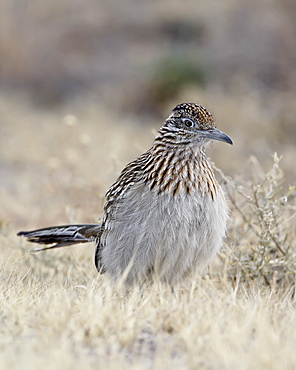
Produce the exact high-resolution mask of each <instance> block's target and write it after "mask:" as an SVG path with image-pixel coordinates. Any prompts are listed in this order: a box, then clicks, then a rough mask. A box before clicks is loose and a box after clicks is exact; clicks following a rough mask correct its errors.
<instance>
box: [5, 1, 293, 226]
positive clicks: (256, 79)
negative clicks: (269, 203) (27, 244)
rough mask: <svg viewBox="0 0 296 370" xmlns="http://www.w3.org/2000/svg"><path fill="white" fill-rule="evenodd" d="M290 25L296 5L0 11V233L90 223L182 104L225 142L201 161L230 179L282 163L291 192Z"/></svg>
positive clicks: (9, 4) (45, 5) (139, 4)
mask: <svg viewBox="0 0 296 370" xmlns="http://www.w3.org/2000/svg"><path fill="white" fill-rule="evenodd" d="M295 20H296V2H295V1H294V0H262V1H257V0H241V1H239V2H238V1H233V0H224V1H221V0H208V1H201V0H198V1H197V0H194V1H193V0H188V1H186V2H184V1H169V0H162V1H156V0H155V1H144V0H142V1H135V0H121V1H114V0H111V1H110V0H84V1H78V0H64V1H62V2H56V1H45V0H40V1H28V0H0V117H1V121H0V222H1V224H2V226H3V225H6V226H8V225H9V228H11V229H12V230H13V232H14V231H15V229H16V230H17V229H18V228H27V227H30V228H32V227H38V226H44V225H45V224H50V223H65V222H68V221H69V222H70V221H75V222H88V221H93V220H95V219H97V218H99V217H100V215H101V210H102V205H103V196H104V194H105V192H106V190H107V189H108V187H109V186H110V184H111V183H112V182H113V181H114V180H115V179H116V178H117V176H118V173H119V172H120V170H121V169H122V167H123V166H124V165H125V164H126V163H127V162H128V161H130V160H132V159H134V158H135V157H136V156H138V155H139V154H141V153H142V152H143V151H145V150H147V149H148V148H149V146H150V145H151V143H152V141H153V137H154V134H155V131H156V130H157V129H158V128H159V127H160V126H161V125H162V123H163V121H164V119H165V118H166V117H167V116H168V114H169V113H170V111H171V109H172V108H173V107H174V106H175V105H176V104H178V103H180V102H183V101H193V102H197V103H200V104H202V105H204V106H205V107H207V108H208V109H209V110H210V111H211V112H212V113H213V114H214V116H215V117H216V122H217V126H218V127H219V128H220V129H221V130H222V131H224V132H226V133H227V134H228V135H229V136H230V137H231V138H232V139H233V141H234V145H233V147H231V146H227V145H224V144H222V143H216V144H215V146H214V148H213V150H212V149H211V150H210V151H209V154H210V156H211V158H212V159H213V160H214V161H215V163H216V165H217V166H218V167H219V168H221V169H222V170H223V171H224V172H225V173H226V174H227V175H231V176H243V177H245V178H247V179H248V178H250V177H251V175H252V174H251V171H250V169H249V168H250V166H249V162H250V161H254V156H255V157H256V158H257V159H256V161H257V162H258V163H259V166H261V167H262V168H263V169H264V170H266V169H268V168H270V167H271V166H272V162H273V160H272V155H273V153H274V152H277V153H278V155H279V156H282V160H281V166H282V168H283V170H284V171H285V178H286V182H287V184H289V183H292V182H293V181H295V174H296V170H295V167H296V166H295V158H296V157H295V155H296V149H295V139H296V104H295V100H296V21H295ZM250 157H251V158H252V159H251V160H250V159H249V158H250ZM6 226H5V227H6ZM3 227H4V226H3Z"/></svg>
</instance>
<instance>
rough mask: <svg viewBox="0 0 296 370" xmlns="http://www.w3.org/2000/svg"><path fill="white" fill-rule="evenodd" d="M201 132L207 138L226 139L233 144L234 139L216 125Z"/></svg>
mask: <svg viewBox="0 0 296 370" xmlns="http://www.w3.org/2000/svg"><path fill="white" fill-rule="evenodd" d="M200 133H201V134H202V136H203V137H204V138H206V139H212V140H218V141H224V142H225V143H228V144H231V145H232V140H231V139H230V137H229V136H227V135H226V134H224V132H222V131H220V130H218V129H217V128H215V127H212V128H210V129H209V130H201V131H200Z"/></svg>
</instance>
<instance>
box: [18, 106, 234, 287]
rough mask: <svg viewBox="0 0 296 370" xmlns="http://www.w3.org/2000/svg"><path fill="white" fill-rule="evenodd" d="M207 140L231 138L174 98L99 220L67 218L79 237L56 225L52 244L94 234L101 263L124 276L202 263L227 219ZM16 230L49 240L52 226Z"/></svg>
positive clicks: (172, 278) (178, 274) (172, 276)
mask: <svg viewBox="0 0 296 370" xmlns="http://www.w3.org/2000/svg"><path fill="white" fill-rule="evenodd" d="M211 140H220V141H224V142H227V143H230V144H231V143H232V142H231V139H230V138H229V137H228V136H227V135H225V134H224V133H222V132H221V131H219V130H217V129H216V128H215V125H214V119H213V117H212V115H211V114H210V113H209V112H208V111H207V110H206V109H205V108H203V107H202V106H200V105H197V104H195V103H183V104H179V105H177V106H176V107H175V108H174V110H173V111H172V113H171V115H170V116H169V117H168V119H167V120H166V122H165V124H164V125H163V126H162V127H161V128H160V130H159V132H158V134H157V136H156V138H155V141H154V143H153V145H152V147H151V148H150V149H149V150H148V151H147V152H146V153H144V154H142V155H141V156H140V157H138V158H137V159H135V160H134V161H133V162H131V163H129V164H128V165H127V166H126V167H125V168H124V169H123V170H122V172H121V174H120V176H119V178H118V179H117V181H116V182H115V183H114V184H113V185H112V186H111V187H110V189H109V190H108V192H107V194H106V203H105V207H104V217H103V221H102V224H101V225H89V228H87V225H81V227H80V225H69V226H68V227H69V228H70V227H72V229H71V231H73V227H74V228H75V227H76V239H75V236H74V235H72V236H71V237H69V236H68V239H67V240H66V239H65V240H63V238H61V237H60V238H59V239H58V237H57V234H58V232H57V227H56V228H55V229H54V230H55V233H54V234H55V237H56V238H57V239H56V241H55V242H56V243H57V244H56V245H55V246H54V247H58V246H62V245H69V244H74V243H79V242H84V240H83V238H85V235H86V233H88V234H87V237H86V238H85V239H86V241H91V240H94V239H95V240H96V253H95V263H96V267H97V269H98V271H99V272H101V273H104V272H107V273H109V274H110V275H111V276H112V277H113V278H114V279H116V278H118V277H121V276H124V279H125V281H126V283H128V284H132V283H134V282H135V281H143V280H146V279H150V278H151V277H152V276H154V277H155V278H157V279H160V280H163V281H167V282H168V283H171V284H173V283H175V282H177V281H179V280H181V279H182V278H183V277H184V276H186V275H188V274H189V273H192V272H194V271H201V270H202V269H203V268H204V267H206V266H207V265H208V264H209V263H210V261H211V259H212V258H213V256H214V255H215V253H216V252H217V251H218V250H219V248H220V246H221V244H222V240H223V237H224V235H225V230H226V222H227V205H226V200H225V197H224V193H223V191H222V189H221V187H220V185H219V184H218V183H217V181H216V179H215V175H214V173H213V171H212V168H211V166H210V163H209V162H208V160H207V157H206V153H205V147H206V146H207V144H208V143H209V141H211ZM82 226H83V228H82ZM63 228H64V229H63V234H65V228H67V225H66V226H63ZM52 230H53V229H52ZM74 230H75V229H74ZM37 232H38V233H37ZM36 233H37V234H36ZM66 234H67V232H66ZM68 234H69V233H68ZM20 235H25V236H27V237H28V238H29V240H31V241H33V242H38V243H45V244H48V243H49V241H50V243H53V240H54V239H53V235H50V228H47V229H41V230H38V231H33V232H28V233H26V232H22V233H20ZM59 236H60V235H59Z"/></svg>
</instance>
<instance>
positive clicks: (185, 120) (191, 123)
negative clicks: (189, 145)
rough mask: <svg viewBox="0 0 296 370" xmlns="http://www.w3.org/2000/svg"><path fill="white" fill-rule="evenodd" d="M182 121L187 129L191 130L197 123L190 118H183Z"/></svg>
mask: <svg viewBox="0 0 296 370" xmlns="http://www.w3.org/2000/svg"><path fill="white" fill-rule="evenodd" d="M181 121H182V122H183V123H184V125H185V126H186V127H189V128H190V127H194V126H195V122H194V121H193V120H192V119H190V118H188V117H183V118H181Z"/></svg>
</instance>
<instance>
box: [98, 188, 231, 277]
mask: <svg viewBox="0 0 296 370" xmlns="http://www.w3.org/2000/svg"><path fill="white" fill-rule="evenodd" d="M113 211H114V210H113ZM114 214H115V215H116V216H115V218H113V219H110V220H108V221H107V222H106V225H105V231H104V232H103V234H102V237H101V244H102V247H103V248H102V264H103V266H104V267H105V269H106V271H107V272H108V273H109V274H111V275H112V276H114V277H117V276H118V275H121V274H122V273H123V272H124V271H125V270H126V271H127V283H132V282H133V281H134V280H135V279H137V278H138V279H141V280H142V279H143V278H145V277H146V276H147V275H149V273H150V272H151V271H153V272H154V273H155V274H157V275H158V276H159V277H160V278H161V279H162V280H166V281H168V282H170V283H173V282H175V281H177V280H179V279H181V278H182V277H183V276H184V275H185V274H187V273H189V272H193V271H196V270H197V271H201V270H202V269H203V268H204V267H206V266H207V265H208V264H209V262H210V261H211V259H212V258H213V256H214V255H215V253H216V252H217V251H218V250H219V248H220V247H221V244H222V239H223V237H224V235H225V230H226V222H227V206H226V201H225V197H224V194H223V191H222V189H221V188H220V187H218V190H217V194H216V196H215V199H214V200H212V198H211V197H210V196H207V195H202V194H201V193H200V192H199V191H195V192H192V193H191V194H186V193H185V192H180V193H179V194H178V195H176V196H174V197H173V196H172V195H171V194H170V193H162V194H157V193H156V192H154V191H151V190H150V189H149V187H148V186H147V185H145V184H137V185H134V187H133V188H132V189H130V190H128V191H127V192H126V193H125V194H124V198H123V199H122V200H121V201H120V202H119V203H118V204H117V205H116V211H115V212H114Z"/></svg>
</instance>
